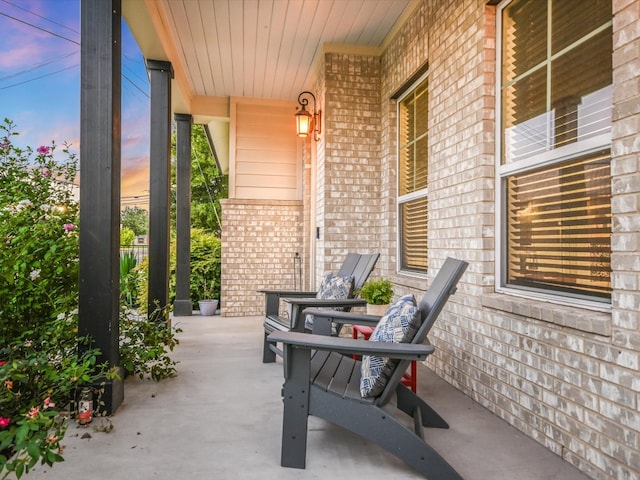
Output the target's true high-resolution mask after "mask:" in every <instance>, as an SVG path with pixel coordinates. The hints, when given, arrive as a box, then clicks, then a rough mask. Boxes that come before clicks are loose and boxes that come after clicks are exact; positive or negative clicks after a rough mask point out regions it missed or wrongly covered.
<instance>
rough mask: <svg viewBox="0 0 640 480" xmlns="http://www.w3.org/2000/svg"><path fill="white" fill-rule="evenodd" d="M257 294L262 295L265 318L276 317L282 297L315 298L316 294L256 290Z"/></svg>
mask: <svg viewBox="0 0 640 480" xmlns="http://www.w3.org/2000/svg"><path fill="white" fill-rule="evenodd" d="M258 293H264V313H265V315H266V316H267V317H269V316H276V317H277V316H278V314H279V313H280V299H281V298H282V297H298V298H315V296H316V292H297V291H295V290H269V289H261V290H258Z"/></svg>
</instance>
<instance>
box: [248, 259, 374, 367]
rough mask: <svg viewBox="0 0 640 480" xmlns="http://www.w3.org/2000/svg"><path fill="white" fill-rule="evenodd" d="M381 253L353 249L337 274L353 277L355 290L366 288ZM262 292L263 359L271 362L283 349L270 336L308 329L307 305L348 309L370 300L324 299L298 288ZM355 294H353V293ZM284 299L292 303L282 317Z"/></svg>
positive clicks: (263, 290)
mask: <svg viewBox="0 0 640 480" xmlns="http://www.w3.org/2000/svg"><path fill="white" fill-rule="evenodd" d="M379 257H380V254H378V253H373V254H360V253H349V254H347V256H346V258H345V259H344V262H343V264H342V266H341V267H340V270H339V271H338V273H337V274H336V275H337V276H339V277H349V276H352V277H353V291H354V292H355V291H357V290H358V289H360V288H362V285H364V282H366V281H367V278H369V275H371V272H372V271H373V269H374V267H375V266H376V262H377V261H378V258H379ZM258 292H259V293H264V296H265V313H266V315H265V319H264V344H263V349H262V362H263V363H271V362H275V360H276V355H280V356H282V349H280V348H278V346H277V344H276V343H271V342H267V336H268V335H269V334H270V333H272V332H276V331H280V332H288V331H297V332H304V330H305V326H304V323H305V322H304V316H303V315H302V311H303V310H304V309H305V308H309V307H316V308H320V307H322V308H328V307H341V308H342V309H344V310H345V311H348V310H349V309H351V308H352V307H356V306H364V305H366V302H365V301H364V300H363V299H360V298H353V296H352V297H351V298H348V299H337V300H330V299H320V298H315V297H316V294H317V293H318V292H315V291H313V292H310V291H307V292H297V291H285V290H265V289H262V290H258ZM352 295H353V294H352ZM280 300H283V301H284V302H286V303H288V304H289V305H290V306H291V310H290V315H289V318H284V317H281V316H280V314H279V311H280Z"/></svg>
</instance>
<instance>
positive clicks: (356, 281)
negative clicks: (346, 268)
mask: <svg viewBox="0 0 640 480" xmlns="http://www.w3.org/2000/svg"><path fill="white" fill-rule="evenodd" d="M379 257H380V254H379V253H372V254H365V255H360V258H359V259H358V262H357V264H356V265H355V267H354V268H353V270H352V272H351V273H350V275H352V276H353V289H354V290H360V289H361V288H362V286H363V285H364V282H366V281H367V278H369V275H370V274H371V272H372V271H373V269H374V267H375V266H376V262H377V261H378V258H379ZM345 263H346V262H345Z"/></svg>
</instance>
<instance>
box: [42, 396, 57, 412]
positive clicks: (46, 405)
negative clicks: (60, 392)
mask: <svg viewBox="0 0 640 480" xmlns="http://www.w3.org/2000/svg"><path fill="white" fill-rule="evenodd" d="M55 406H56V404H55V403H53V402H52V401H51V397H47V398H45V399H44V408H45V409H47V408H54V407H55Z"/></svg>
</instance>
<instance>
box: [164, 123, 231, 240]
mask: <svg viewBox="0 0 640 480" xmlns="http://www.w3.org/2000/svg"><path fill="white" fill-rule="evenodd" d="M171 151H172V155H173V158H174V159H175V157H176V134H175V130H174V132H173V135H172V142H171ZM175 174H176V173H175V161H174V162H173V165H172V169H171V177H172V182H171V183H172V189H173V190H174V192H173V193H174V194H173V195H172V198H174V199H175V183H176V182H175ZM228 196H229V178H228V176H227V175H223V174H222V173H221V172H220V170H219V169H218V165H217V163H216V161H215V159H214V158H213V155H212V153H211V148H210V146H209V141H208V139H207V135H206V133H205V131H204V128H203V126H202V125H194V126H193V127H192V128H191V226H192V228H200V229H202V230H204V231H207V232H211V233H213V234H214V235H216V236H217V237H220V236H221V233H222V227H221V221H222V220H221V219H222V207H221V206H220V199H221V198H227V197H228ZM172 222H175V202H174V203H173V205H172ZM174 227H175V224H174Z"/></svg>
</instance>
